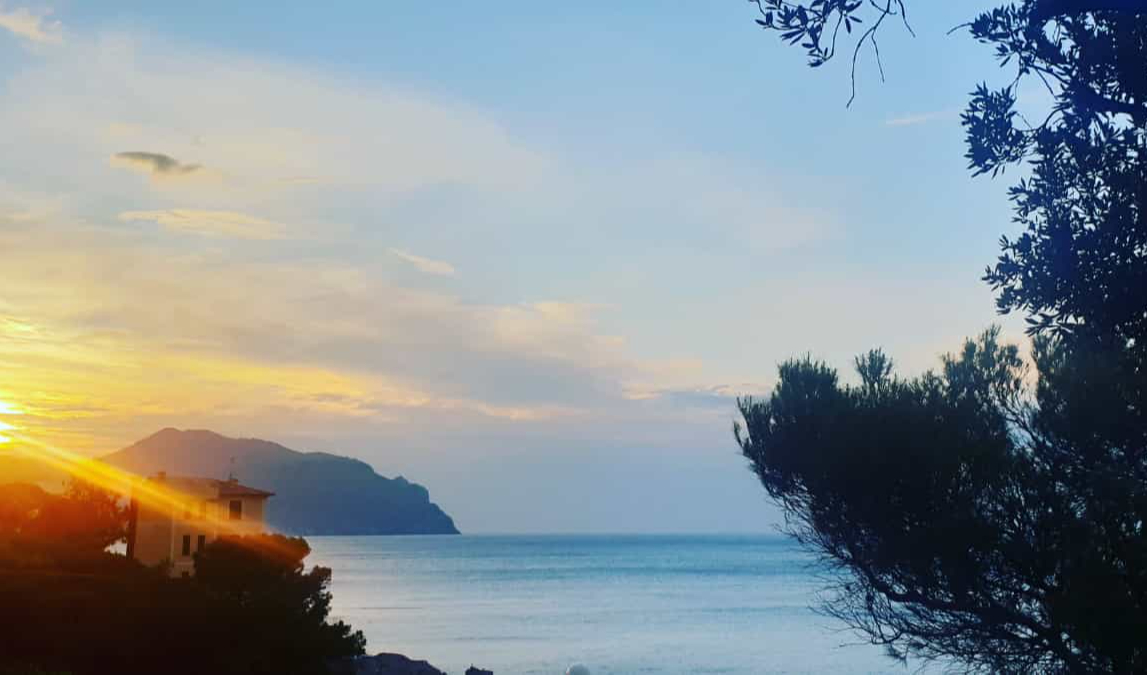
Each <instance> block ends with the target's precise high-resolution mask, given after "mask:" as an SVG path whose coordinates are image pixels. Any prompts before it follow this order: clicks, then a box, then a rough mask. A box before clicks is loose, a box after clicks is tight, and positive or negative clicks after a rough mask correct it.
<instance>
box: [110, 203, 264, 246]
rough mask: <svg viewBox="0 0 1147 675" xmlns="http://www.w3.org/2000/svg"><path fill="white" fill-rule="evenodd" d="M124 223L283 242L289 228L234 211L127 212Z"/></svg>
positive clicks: (201, 233)
mask: <svg viewBox="0 0 1147 675" xmlns="http://www.w3.org/2000/svg"><path fill="white" fill-rule="evenodd" d="M119 218H120V220H123V221H149V222H153V223H156V224H158V225H160V226H162V227H163V228H165V229H168V230H171V231H174V232H184V233H189V234H198V235H203V236H208V237H229V238H233V239H282V238H283V237H284V232H285V228H284V227H283V226H282V225H281V224H279V223H276V222H273V221H270V220H266V219H263V218H256V217H255V216H249V215H247V214H245V213H236V212H234V211H204V210H200V209H163V210H159V211H125V212H124V213H121V214H120V215H119Z"/></svg>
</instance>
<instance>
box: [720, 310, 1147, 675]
mask: <svg viewBox="0 0 1147 675" xmlns="http://www.w3.org/2000/svg"><path fill="white" fill-rule="evenodd" d="M1071 349H1072V348H1071V347H1069V346H1068V344H1067V343H1065V342H1064V341H1061V340H1057V339H1053V338H1047V337H1043V338H1039V339H1037V349H1036V359H1035V361H1036V364H1037V373H1036V374H1037V376H1038V384H1036V385H1034V386H1029V385H1028V384H1027V383H1028V382H1029V381H1030V376H1031V373H1029V372H1028V367H1027V366H1026V365H1025V363H1024V361H1023V360H1022V359H1021V358H1020V354H1019V350H1018V348H1017V347H1015V346H1014V345H1005V344H1001V342H1000V341H999V334H998V330H996V329H993V330H990V331H987V332H986V333H984V334H983V335H981V336H980V337H979V338H977V339H976V340H969V341H968V342H967V343H966V344H965V345H964V348H963V349H962V350H961V351H960V352H959V353H957V354H953V355H948V356H946V357H945V358H944V360H943V368H942V370H941V371H940V372H937V373H932V372H930V373H927V374H925V375H923V376H921V377H918V378H913V379H901V378H898V377H896V376H895V375H894V374H893V371H892V368H891V361H890V360H889V359H888V358H887V356H885V355H884V354H883V353H882V352H879V351H876V352H870V353H868V354H866V355H865V356H863V357H860V358H858V359H857V363H856V369H857V372H858V374H859V378H860V384H859V385H846V384H842V383H841V382H840V381H839V378H838V375H837V373H836V371H834V370H833V369H831V368H829V367H828V366H826V365H825V364H823V363H819V362H814V361H811V360H808V359H804V360H797V361H789V362H786V363H784V364H783V365H782V366H781V367H780V378H779V382H778V384H777V386H776V388H775V390H774V391H773V393H772V394H771V396H769V397H768V398H767V399H765V400H754V399H744V400H742V401H740V403H739V405H740V412H741V414H742V416H743V419H744V424H743V426H741V425H738V426H737V439H738V442H739V443H740V445H741V448H742V451H743V453H744V455H745V457H747V458H748V459H749V460H750V463H751V466H752V468H753V469H754V471H755V472H756V474H757V476H758V477H759V478H760V480H761V482H762V484H763V485H764V487H765V489H766V490H767V491H768V493H769V494H770V496H772V497H773V498H774V499H775V500H776V501H777V502H778V503H779V504H780V505H781V506H782V508H783V510H784V513H785V515H786V522H787V525H788V526H789V530H790V532H791V533H792V534H794V535H795V536H796V537H797V538H798V539H799V540H801V541H802V542H804V543H806V544H808V545H810V546H811V547H813V548H814V549H815V550H817V551H819V552H820V553H821V554H822V556H823V558H824V560H825V561H826V562H827V563H828V564H829V565H831V566H833V568H834V569H836V570H837V571H838V572H841V573H842V574H841V575H840V577H839V579H840V583H839V584H838V585H836V586H835V587H834V588H833V589H832V592H831V593H830V595H829V596H827V597H826V606H825V609H826V611H827V612H828V613H829V614H832V615H834V616H837V617H839V618H841V619H843V620H845V621H846V622H848V623H849V624H851V625H852V626H854V627H856V628H859V629H861V630H862V631H864V632H865V633H867V634H868V635H869V636H870V637H871V638H872V640H873V641H874V642H875V643H878V644H882V645H884V646H886V647H888V648H889V650H890V652H891V653H892V654H894V655H895V656H897V657H898V658H906V657H907V656H908V655H910V654H911V655H916V656H920V657H924V658H956V659H959V660H960V661H962V662H964V663H965V664H967V665H969V666H971V667H977V668H981V669H983V670H985V671H991V672H1046V671H1056V670H1068V671H1072V672H1132V671H1139V670H1142V669H1144V668H1147V645H1145V644H1144V643H1143V640H1142V636H1143V635H1144V634H1147V602H1145V600H1147V538H1145V537H1144V534H1143V532H1142V527H1143V523H1144V520H1145V519H1147V492H1145V490H1144V485H1145V484H1147V473H1145V472H1144V470H1145V469H1147V464H1145V463H1144V462H1143V459H1142V457H1138V458H1137V459H1136V461H1134V462H1127V461H1126V459H1125V457H1122V456H1120V455H1118V454H1116V453H1118V452H1121V451H1124V450H1126V451H1128V452H1139V453H1140V454H1141V451H1142V448H1143V447H1144V444H1143V441H1144V438H1143V433H1144V431H1143V430H1144V426H1143V425H1138V426H1136V425H1129V426H1128V431H1131V432H1132V433H1130V434H1128V435H1127V438H1126V439H1125V440H1126V441H1128V442H1127V443H1126V444H1124V445H1123V446H1120V447H1116V446H1113V445H1112V444H1111V443H1110V441H1111V438H1112V437H1113V436H1114V434H1108V435H1107V436H1108V438H1106V439H1103V440H1100V439H1097V438H1094V437H1088V436H1084V435H1081V433H1080V432H1081V431H1084V430H1086V429H1094V428H1095V425H1086V426H1085V425H1080V424H1078V420H1077V419H1076V418H1078V417H1080V416H1088V415H1091V414H1095V413H1100V414H1103V415H1104V416H1105V419H1104V420H1103V421H1104V422H1106V421H1107V419H1111V418H1115V419H1114V420H1113V424H1114V423H1125V422H1126V421H1127V420H1126V418H1125V416H1121V415H1119V414H1118V413H1113V412H1112V411H1113V410H1119V406H1123V407H1126V405H1127V404H1128V397H1129V396H1139V395H1141V393H1140V392H1138V391H1136V390H1137V389H1139V388H1141V383H1135V382H1132V381H1131V379H1132V378H1130V377H1128V376H1127V375H1120V368H1121V367H1122V365H1123V364H1119V363H1110V362H1105V361H1103V360H1102V359H1100V360H1098V361H1096V360H1092V359H1089V358H1088V357H1084V356H1081V355H1078V354H1071V353H1070V350H1071ZM1103 354H1104V355H1109V354H1110V352H1104V353H1103ZM1124 372H1125V371H1124ZM1089 380H1099V381H1102V382H1105V383H1107V384H1116V383H1119V381H1120V380H1122V381H1123V382H1122V384H1123V385H1124V386H1122V387H1120V386H1115V387H1105V388H1104V391H1106V392H1107V395H1106V396H1105V397H1104V399H1103V400H1101V401H1096V400H1093V399H1092V398H1091V396H1092V391H1091V387H1089V386H1088V381H1089ZM1104 426H1106V425H1104ZM1132 467H1133V468H1134V469H1135V471H1137V472H1138V473H1137V474H1133V473H1129V472H1128V470H1129V469H1130V468H1132Z"/></svg>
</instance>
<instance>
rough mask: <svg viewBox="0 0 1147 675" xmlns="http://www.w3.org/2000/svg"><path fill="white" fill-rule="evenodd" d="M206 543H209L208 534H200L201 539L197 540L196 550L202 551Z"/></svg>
mask: <svg viewBox="0 0 1147 675" xmlns="http://www.w3.org/2000/svg"><path fill="white" fill-rule="evenodd" d="M206 545H207V535H205V534H201V535H199V539H198V540H196V542H195V550H196V551H202V550H203V547H204V546H206Z"/></svg>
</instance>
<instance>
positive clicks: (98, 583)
mask: <svg viewBox="0 0 1147 675" xmlns="http://www.w3.org/2000/svg"><path fill="white" fill-rule="evenodd" d="M125 531H126V513H125V511H124V509H123V508H122V507H121V506H120V505H119V504H118V503H117V501H116V500H115V499H114V498H112V497H111V496H109V495H107V494H105V493H103V492H101V491H100V490H98V489H95V488H92V487H90V486H86V485H84V484H82V483H73V484H72V486H71V487H70V488H69V490H68V492H67V493H66V494H64V495H53V494H50V493H46V492H44V491H43V490H41V489H39V488H38V487H35V486H29V485H22V484H12V485H5V486H0V626H3V630H0V673H53V674H54V673H69V674H70V675H85V674H87V673H107V672H116V673H124V674H127V675H130V674H133V673H139V674H141V675H142V674H144V673H147V674H151V673H156V672H165V673H187V674H188V675H190V674H192V673H195V674H200V673H243V674H256V673H259V674H261V673H266V674H268V675H269V674H271V673H299V674H303V673H306V674H308V675H310V674H312V673H322V672H325V670H326V667H327V666H326V664H327V662H328V661H329V660H331V659H337V658H342V657H347V656H355V655H359V654H362V653H363V647H364V640H363V637H362V634H361V633H358V632H356V631H352V629H351V628H350V627H349V626H347V625H346V624H343V623H341V622H337V623H331V622H329V621H328V614H329V610H330V594H329V592H328V591H327V588H328V585H329V583H330V570H327V569H324V568H320V567H314V568H312V569H311V570H310V571H307V570H306V569H305V567H304V565H303V562H302V561H303V559H304V558H305V557H306V555H307V554H308V553H309V551H310V549H309V547H308V546H307V544H306V542H305V541H304V540H302V539H297V538H288V537H283V536H280V535H261V536H256V537H245V538H224V539H220V540H219V541H217V542H215V543H213V544H211V545H209V546H208V547H207V548H205V549H204V550H203V551H202V552H201V553H200V554H199V556H198V558H197V560H196V570H197V576H196V577H195V578H192V579H172V578H169V577H168V576H167V575H166V574H165V573H164V571H163V570H162V569H149V568H144V567H142V566H140V565H138V564H137V563H135V562H134V561H131V560H128V559H126V558H125V557H123V556H121V555H116V554H112V553H108V552H107V551H106V550H105V549H106V548H107V547H108V546H109V545H111V544H114V543H116V542H119V541H122V540H123V537H124V533H125Z"/></svg>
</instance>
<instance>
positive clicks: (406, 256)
mask: <svg viewBox="0 0 1147 675" xmlns="http://www.w3.org/2000/svg"><path fill="white" fill-rule="evenodd" d="M388 250H389V251H390V253H391V255H393V256H395V257H396V258H399V259H401V260H403V261H405V262H408V263H410V264H411V265H414V266H415V267H416V268H418V271H420V272H425V273H427V274H438V275H441V276H452V275H453V274H454V266H453V265H451V264H450V263H448V262H444V261H442V260H433V259H431V258H424V257H422V256H420V255H414V254H413V253H410V252H408V251H402V250H399V249H396V248H392V249H388Z"/></svg>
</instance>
